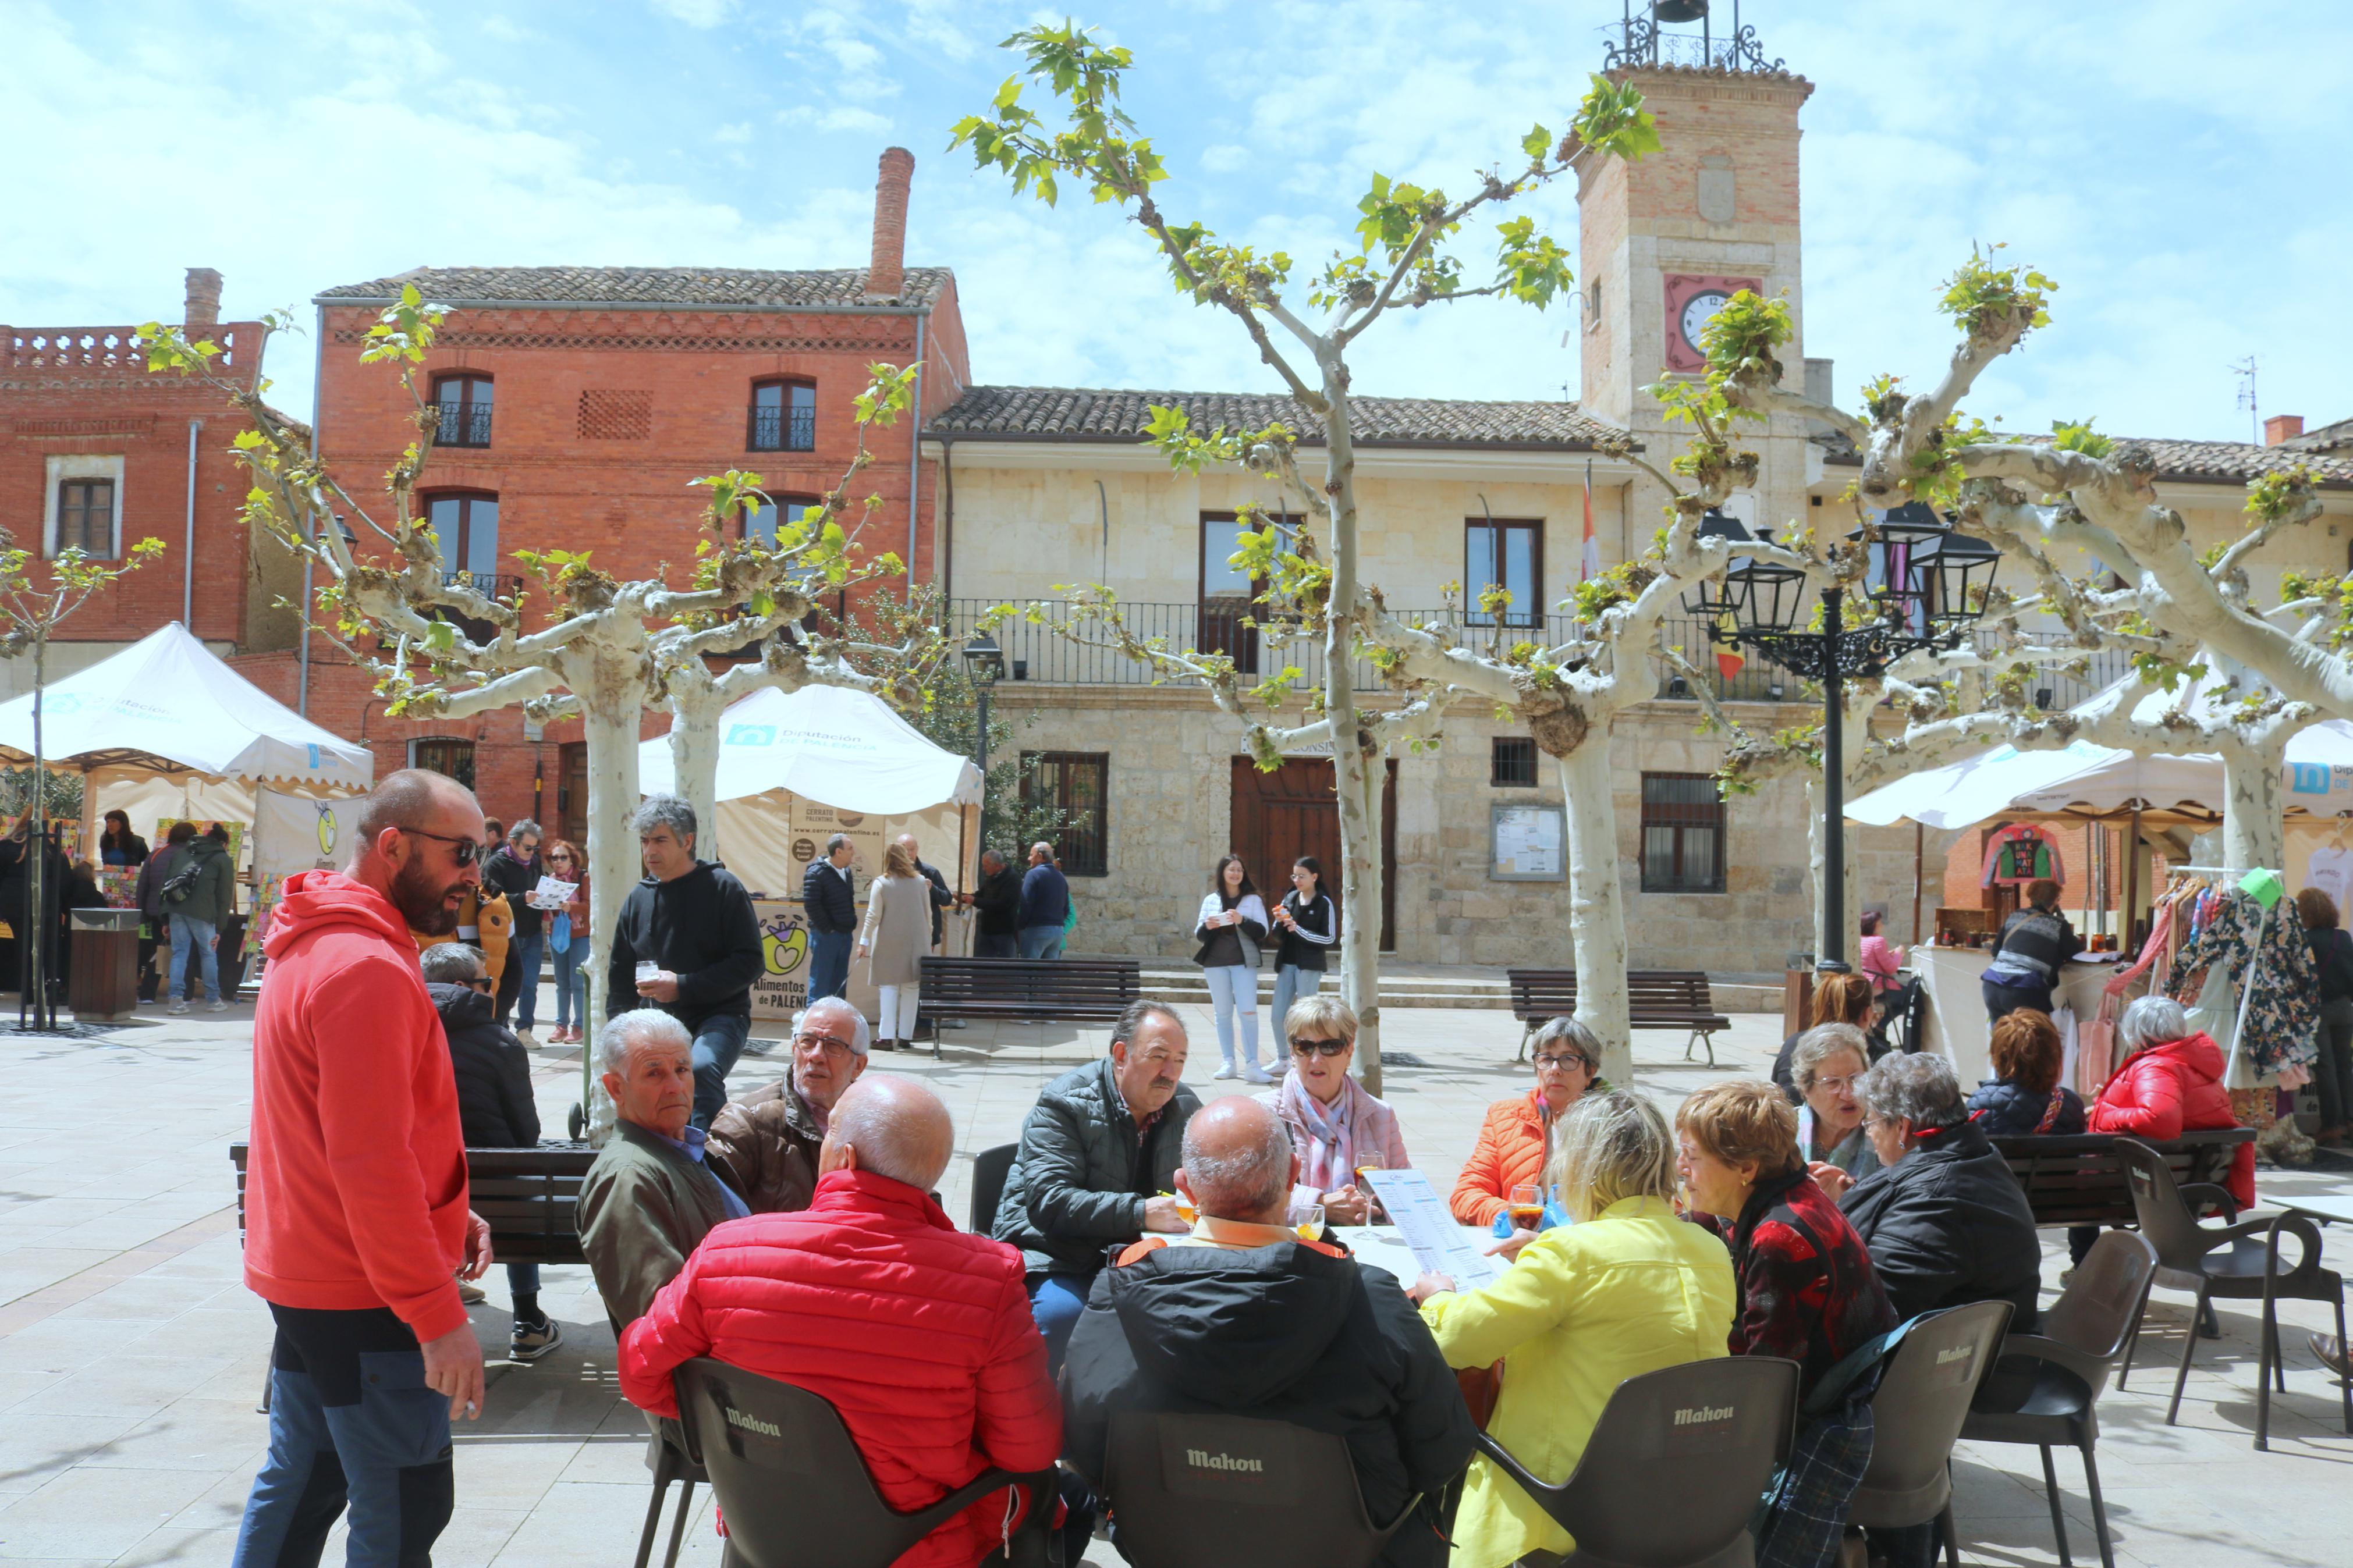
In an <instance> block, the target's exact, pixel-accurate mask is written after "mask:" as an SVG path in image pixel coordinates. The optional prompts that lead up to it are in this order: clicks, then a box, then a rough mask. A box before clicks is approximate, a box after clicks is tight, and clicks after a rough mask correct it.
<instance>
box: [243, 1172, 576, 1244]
mask: <svg viewBox="0 0 2353 1568" xmlns="http://www.w3.org/2000/svg"><path fill="white" fill-rule="evenodd" d="M247 1153H248V1146H247V1145H246V1144H243V1143H232V1144H230V1145H229V1150H228V1157H229V1163H231V1164H233V1165H235V1166H236V1167H237V1232H238V1235H239V1236H242V1235H243V1234H244V1231H245V1166H246V1159H247ZM595 1163H596V1151H595V1150H594V1149H591V1148H589V1147H587V1146H586V1144H579V1143H554V1144H542V1145H540V1146H539V1147H538V1148H536V1149H469V1150H467V1151H466V1184H467V1202H468V1205H469V1206H470V1207H471V1208H472V1209H473V1211H474V1212H475V1213H476V1214H478V1215H481V1216H482V1218H483V1219H484V1220H485V1221H486V1222H488V1223H489V1225H490V1227H491V1251H492V1253H493V1255H494V1256H495V1257H496V1258H498V1260H499V1261H500V1262H501V1263H584V1262H586V1261H587V1258H586V1254H584V1253H583V1252H582V1251H581V1250H580V1223H579V1219H578V1216H577V1213H576V1210H577V1208H578V1205H579V1201H580V1184H581V1182H582V1181H583V1180H584V1179H586V1176H587V1174H588V1167H589V1166H590V1165H593V1164H595Z"/></svg>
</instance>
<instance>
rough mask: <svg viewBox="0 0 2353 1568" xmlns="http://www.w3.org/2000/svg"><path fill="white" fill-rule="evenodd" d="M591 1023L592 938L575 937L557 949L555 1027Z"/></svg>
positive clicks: (582, 1026)
mask: <svg viewBox="0 0 2353 1568" xmlns="http://www.w3.org/2000/svg"><path fill="white" fill-rule="evenodd" d="M575 1022H576V1023H577V1024H578V1025H579V1026H580V1027H581V1028H583V1029H586V1028H587V1026H588V939H587V938H586V937H585V936H583V937H575V938H574V939H573V941H572V944H571V945H570V946H568V947H560V948H557V949H556V950H555V1026H556V1027H557V1028H559V1029H568V1028H571V1027H572V1026H573V1025H574V1024H575Z"/></svg>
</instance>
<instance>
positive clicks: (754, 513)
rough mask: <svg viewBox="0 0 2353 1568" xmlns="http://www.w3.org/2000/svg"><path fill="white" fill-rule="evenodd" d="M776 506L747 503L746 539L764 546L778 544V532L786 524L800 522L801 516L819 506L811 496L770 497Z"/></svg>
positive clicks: (745, 512)
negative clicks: (756, 541)
mask: <svg viewBox="0 0 2353 1568" xmlns="http://www.w3.org/2000/svg"><path fill="white" fill-rule="evenodd" d="M768 499H769V500H772V501H774V502H776V505H774V506H759V505H756V504H754V503H750V502H746V503H745V505H744V538H746V539H756V540H758V541H759V542H761V543H763V544H768V545H773V544H775V543H776V530H777V528H778V527H779V526H780V525H782V524H786V523H794V522H798V521H800V520H801V514H802V513H804V512H806V511H807V510H808V509H809V508H811V507H813V506H815V505H817V501H816V499H815V498H814V497H810V496H770V497H769V498H768Z"/></svg>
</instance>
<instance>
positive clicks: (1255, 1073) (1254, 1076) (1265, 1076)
mask: <svg viewBox="0 0 2353 1568" xmlns="http://www.w3.org/2000/svg"><path fill="white" fill-rule="evenodd" d="M1242 1077H1243V1078H1245V1079H1249V1080H1250V1082H1252V1083H1272V1082H1273V1081H1274V1075H1273V1074H1272V1073H1271V1072H1269V1071H1267V1070H1266V1069H1265V1068H1262V1067H1261V1066H1259V1065H1258V1063H1256V1062H1252V1063H1250V1066H1248V1067H1246V1068H1243V1069H1242Z"/></svg>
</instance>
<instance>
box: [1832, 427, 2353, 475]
mask: <svg viewBox="0 0 2353 1568" xmlns="http://www.w3.org/2000/svg"><path fill="white" fill-rule="evenodd" d="M2348 426H2353V421H2348ZM2327 429H2328V430H2335V429H2337V426H2328V427H2327ZM2315 434H2317V435H2321V436H2322V437H2323V440H2324V443H2326V441H2327V433H2326V432H2325V431H2323V432H2315ZM2029 439H2031V440H2048V439H2049V437H2039V436H2038V437H2029ZM2349 439H2353V428H2348V430H2347V431H2346V432H2345V433H2344V434H2343V435H2340V436H2339V437H2337V442H2336V443H2335V449H2336V450H2337V451H2338V452H2342V453H2343V455H2341V456H2338V455H2331V450H2330V447H2329V446H2327V445H2306V444H2305V443H2306V442H2307V441H2308V440H2309V437H2299V438H2298V439H2297V440H2295V441H2288V442H2283V443H2282V444H2281V445H2279V446H2276V447H2258V446H2256V445H2255V444H2254V443H2253V442H2251V441H2166V440H2147V439H2143V438H2140V437H2129V436H2119V437H2116V445H2117V446H2119V447H2127V446H2130V447H2142V448H2144V449H2145V450H2147V452H2148V454H2149V456H2150V457H2151V458H2154V459H2155V460H2156V463H2157V477H2158V479H2174V480H2179V481H2185V482H2188V483H2192V484H2233V485H2243V484H2245V483H2247V482H2248V481H2249V480H2251V479H2254V478H2255V477H2256V476H2258V475H2260V474H2268V473H2274V472H2278V471H2281V470H2284V469H2287V468H2296V467H2298V466H2301V467H2303V468H2305V469H2306V470H2307V471H2309V472H2310V474H2311V475H2312V479H2313V482H2314V483H2315V484H2318V485H2321V486H2324V487H2326V488H2327V489H2344V488H2348V487H2353V450H2347V443H2348V440H2349ZM1813 441H1814V444H1815V445H1817V446H1819V447H1821V448H1822V460H1823V461H1825V462H1827V463H1830V464H1832V465H1834V466H1837V467H1841V468H1860V467H1861V466H1862V454H1861V453H1859V452H1857V451H1856V450H1855V447H1854V444H1853V443H1852V441H1849V440H1848V439H1847V438H1846V437H1845V436H1844V435H1843V434H1841V433H1838V432H1831V433H1828V434H1824V435H1820V436H1816V437H1813Z"/></svg>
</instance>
